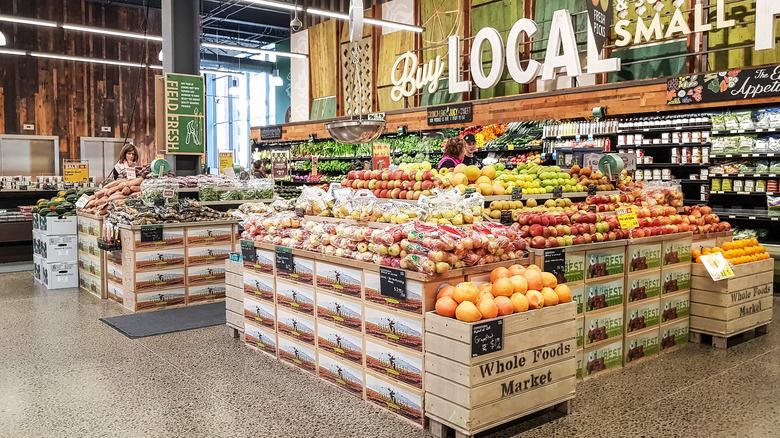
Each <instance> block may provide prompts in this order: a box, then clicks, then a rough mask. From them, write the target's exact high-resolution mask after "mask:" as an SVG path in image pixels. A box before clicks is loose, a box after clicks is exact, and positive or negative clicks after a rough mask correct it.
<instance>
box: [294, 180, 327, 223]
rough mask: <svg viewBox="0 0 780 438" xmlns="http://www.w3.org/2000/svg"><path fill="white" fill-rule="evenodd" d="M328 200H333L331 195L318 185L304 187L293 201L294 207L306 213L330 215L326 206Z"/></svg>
mask: <svg viewBox="0 0 780 438" xmlns="http://www.w3.org/2000/svg"><path fill="white" fill-rule="evenodd" d="M329 202H333V196H331V195H330V194H329V193H328V192H326V191H325V190H322V189H321V188H319V187H306V188H305V189H303V190H302V191H301V196H299V197H298V200H297V201H296V202H295V208H300V209H302V210H303V211H304V214H307V215H314V216H323V217H325V216H332V212H331V210H330V209H329V207H328V203H329ZM331 205H332V204H331Z"/></svg>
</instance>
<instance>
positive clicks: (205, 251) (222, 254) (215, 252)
mask: <svg viewBox="0 0 780 438" xmlns="http://www.w3.org/2000/svg"><path fill="white" fill-rule="evenodd" d="M232 251H233V245H212V246H196V247H194V248H190V247H187V266H188V267H190V266H202V265H214V264H222V263H224V261H225V260H227V259H229V258H230V253H231V252H232ZM225 269H226V270H227V268H225Z"/></svg>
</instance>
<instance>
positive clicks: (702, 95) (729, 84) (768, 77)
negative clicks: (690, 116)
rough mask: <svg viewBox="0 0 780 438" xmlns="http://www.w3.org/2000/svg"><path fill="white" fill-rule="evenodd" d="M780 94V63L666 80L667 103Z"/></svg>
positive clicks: (715, 100)
mask: <svg viewBox="0 0 780 438" xmlns="http://www.w3.org/2000/svg"><path fill="white" fill-rule="evenodd" d="M775 96H780V65H776V66H774V67H759V68H750V69H744V70H728V71H724V72H720V73H709V74H705V75H693V76H682V77H677V78H671V79H669V80H668V81H667V82H666V103H667V104H669V105H680V104H690V103H699V102H718V101H723V100H739V99H756V98H761V97H775Z"/></svg>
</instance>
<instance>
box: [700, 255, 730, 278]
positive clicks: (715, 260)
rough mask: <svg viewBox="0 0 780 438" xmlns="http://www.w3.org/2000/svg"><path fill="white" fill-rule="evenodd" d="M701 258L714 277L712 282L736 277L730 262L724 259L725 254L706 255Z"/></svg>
mask: <svg viewBox="0 0 780 438" xmlns="http://www.w3.org/2000/svg"><path fill="white" fill-rule="evenodd" d="M699 258H700V259H701V262H702V264H703V265H704V268H705V269H707V272H708V273H709V274H710V277H712V281H720V280H725V279H726V278H731V277H733V276H734V271H733V270H732V269H731V265H730V264H729V262H728V261H727V260H726V259H725V258H723V253H720V252H716V253H713V254H706V255H702V256H700V257H699Z"/></svg>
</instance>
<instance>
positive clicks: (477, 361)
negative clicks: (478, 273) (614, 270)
mask: <svg viewBox="0 0 780 438" xmlns="http://www.w3.org/2000/svg"><path fill="white" fill-rule="evenodd" d="M575 319H576V304H575V303H573V302H572V303H567V304H561V305H558V306H554V307H546V308H542V309H539V310H532V311H528V312H523V313H519V314H513V315H509V316H506V317H504V336H503V349H502V350H500V351H497V352H493V353H489V354H486V355H483V356H477V357H472V344H471V342H472V329H473V327H474V325H475V324H471V323H465V322H461V321H458V320H455V319H452V318H445V317H442V316H439V315H436V314H435V313H428V314H426V318H425V339H426V342H425V344H426V351H425V390H426V393H425V411H426V416H427V417H429V418H430V419H431V424H432V426H435V427H436V428H438V426H439V425H440V424H441V425H445V426H448V427H451V428H453V429H455V430H456V431H458V432H460V433H462V434H465V435H473V434H476V433H479V432H482V431H484V430H487V429H491V428H493V427H496V426H499V425H501V424H504V423H506V422H509V421H511V420H514V419H517V418H520V417H523V416H525V415H528V414H531V413H534V412H537V411H540V410H542V409H545V408H548V407H551V406H555V405H559V404H561V403H564V402H566V401H568V400H571V399H572V398H574V387H575V381H576V380H575V379H576V366H577V363H576V350H577V347H576V345H577V341H576V333H577V332H576V323H575ZM476 324H479V323H476ZM432 432H436V431H435V430H434V431H432Z"/></svg>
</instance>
